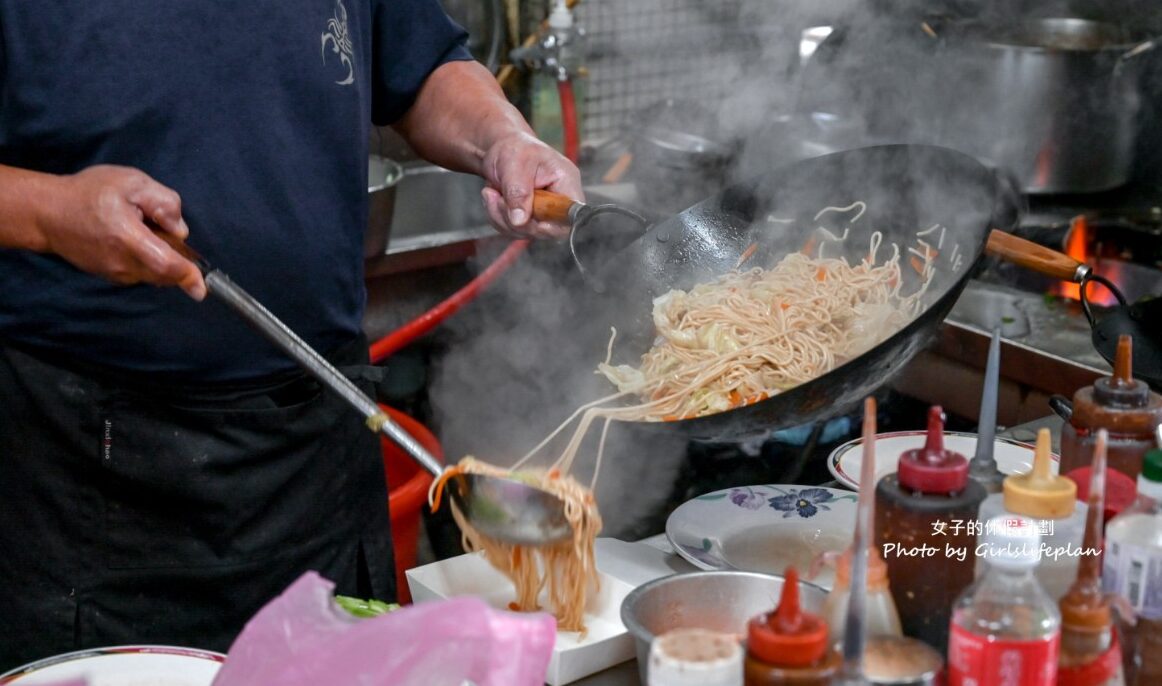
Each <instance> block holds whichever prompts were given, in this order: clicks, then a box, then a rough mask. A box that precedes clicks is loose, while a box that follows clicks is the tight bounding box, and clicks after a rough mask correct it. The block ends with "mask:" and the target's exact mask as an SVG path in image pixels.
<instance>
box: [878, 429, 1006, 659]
mask: <svg viewBox="0 0 1162 686" xmlns="http://www.w3.org/2000/svg"><path fill="white" fill-rule="evenodd" d="M943 419H944V413H943V412H942V411H941V409H940V408H939V407H933V408H932V409H931V410H930V411H929V413H928V434H927V437H926V440H925V445H924V447H923V448H917V449H914V450H908V451H906V452H904V453H903V454H902V455H901V456H900V461H899V467H898V470H897V472H896V473H895V474H888V475H887V476H885V477H883V478H882V479H880V480H879V482H878V483H877V484H876V503H875V539H876V547H877V548H879V550H880V553H881V554H882V555H883V558H884V562H885V563H886V564H887V566H888V576H889V577H891V580H892V583H891V593H892V599H893V600H894V601H895V605H896V610H897V611H898V612H899V616H900V625H901V626H902V628H903V630H904V635H906V636H915V637H916V638H919V639H921V640H923V641H925V642H927V643H928V644H929V645H930V646H932V647H933V648H935V649H936V650H939V651H941V652H942V653H943V651H945V650H946V649H947V648H948V629H949V618H950V616H951V612H952V603H953V601H955V600H956V598H957V596H959V595H960V593H961V591H963V590H964V589H965V588H966V587H967V586H968V585H969V584H970V583H972V577H973V571H974V567H975V564H974V559H973V555H972V552H973V550H974V549H975V547H976V533H975V528H974V527H973V526H972V524H973V522H974V521H975V520H976V518H977V513H978V511H979V510H980V504H981V501H983V500H984V498H985V495H986V492H985V488H984V486H982V485H981V484H980V483H978V482H977V481H975V480H973V479H970V478H968V467H969V465H968V459H967V458H965V457H964V456H963V455H960V454H958V453H955V452H952V451H950V450H946V449H945V448H944V422H943Z"/></svg>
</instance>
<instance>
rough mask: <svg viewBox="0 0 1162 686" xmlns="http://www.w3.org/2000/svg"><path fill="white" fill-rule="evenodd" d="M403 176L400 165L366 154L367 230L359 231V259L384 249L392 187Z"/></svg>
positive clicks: (391, 210)
mask: <svg viewBox="0 0 1162 686" xmlns="http://www.w3.org/2000/svg"><path fill="white" fill-rule="evenodd" d="M402 178H403V167H401V166H399V165H398V164H396V163H395V162H393V161H391V160H389V159H387V158H386V157H380V156H379V155H371V156H369V157H368V158H367V198H368V211H367V231H366V232H365V233H364V234H363V259H365V260H369V259H372V258H376V257H380V256H382V255H384V254H386V253H387V243H388V241H389V240H390V238H391V220H392V215H393V214H394V212H395V187H396V185H397V184H399V181H400V179H402Z"/></svg>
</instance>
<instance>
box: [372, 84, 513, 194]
mask: <svg viewBox="0 0 1162 686" xmlns="http://www.w3.org/2000/svg"><path fill="white" fill-rule="evenodd" d="M395 129H396V131H398V132H399V133H400V134H401V135H402V136H403V137H404V138H406V139H407V141H408V143H409V144H411V146H412V148H414V149H415V151H416V152H417V153H419V154H420V155H421V156H422V157H424V158H425V159H428V160H430V161H432V162H435V163H436V164H438V165H440V166H443V167H447V168H449V169H455V170H457V171H464V172H469V173H473V174H481V175H483V169H482V168H481V162H482V160H483V159H484V155H485V153H486V152H487V151H488V149H489V148H490V147H491V146H492V144H493V143H495V142H496V141H497V140H499V139H501V138H504V137H505V136H511V135H518V134H528V135H532V133H533V132H532V129H531V128H530V127H529V125H528V123H527V122H525V120H524V117H522V116H521V114H520V112H519V111H518V110H517V109H516V108H515V107H513V106H512V105H511V104H510V103H509V102H508V100H507V99H506V98H505V97H504V91H502V90H501V88H500V86H499V85H498V84H497V83H496V79H495V78H493V76H492V74H490V73H489V72H488V70H487V69H485V68H484V67H483V66H481V65H480V64H478V63H476V62H448V63H447V64H443V65H441V66H440V67H439V68H438V69H436V71H434V72H432V74H431V76H429V77H428V79H427V81H425V82H424V86H423V88H422V89H421V90H420V94H419V96H418V97H417V98H416V102H415V104H414V105H412V107H411V109H409V110H408V112H407V114H406V115H404V117H403V119H401V120H400V121H399V122H398V123H397V124H396V125H395Z"/></svg>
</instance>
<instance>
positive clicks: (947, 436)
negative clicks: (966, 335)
mask: <svg viewBox="0 0 1162 686" xmlns="http://www.w3.org/2000/svg"><path fill="white" fill-rule="evenodd" d="M926 438H927V432H925V431H895V432H892V433H882V434H877V435H876V481H877V482H878V481H879V480H880V479H882V478H883V477H884V476H886V475H888V474H894V473H895V472H896V464H897V463H898V462H899V459H900V453H902V452H904V451H905V450H911V449H913V448H923V447H924V441H925V439H926ZM944 447H945V448H946V449H948V450H952V451H954V452H958V453H960V454H961V455H964V456H965V457H967V458H968V459H970V460H971V459H972V456H973V455H974V454H975V453H976V434H969V433H958V432H954V431H945V432H944ZM993 457H994V458H995V459H996V461H997V469H999V470H1001V473H1003V474H1024V473H1026V472H1028V471H1029V470H1031V469H1032V468H1033V446H1032V445H1030V444H1028V443H1021V442H1020V441H1014V440H1012V439H1009V438H998V439H996V447H995V448H993ZM1058 459H1059V458H1058V457H1057V455H1054V456H1053V465H1052V468H1053V473H1054V474H1056V473H1057V461H1058ZM862 464H863V439H862V438H857V439H855V440H853V441H848V442H847V443H844V444H843V445H841V446H839V447H838V448H836V449H835V450H833V451H831V457H829V458H827V468H828V469H830V470H831V474H832V475H834V476H835V478H836V479H837V480H838V481H839V483H841V484H843V485H844V486H847V487H848V488H852V489H855V490H859V470H860V466H861V465H862Z"/></svg>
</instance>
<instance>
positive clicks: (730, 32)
mask: <svg viewBox="0 0 1162 686" xmlns="http://www.w3.org/2000/svg"><path fill="white" fill-rule="evenodd" d="M774 3H775V0H715V1H708V0H582V2H581V3H580V4H578V5H577V8H576V12H577V20H578V23H579V24H580V25H581V26H582V27H584V29H585V31H586V34H587V42H588V51H589V56H588V60H587V65H586V66H587V68H588V77H587V79H586V81H585V83H584V85H583V92H584V99H585V102H584V111H585V118H584V121H583V132H582V135H583V139H584V140H586V141H589V142H595V141H596V142H600V141H602V140H607V139H609V138H612V137H615V136H617V135H618V134H619V133H621V132H623V131H625V130H626V129H627V128H628V127H631V126H632V125H633V124H634V118H635V116H637V115H640V113H641V112H642V110H643V109H645V108H646V107H648V106H649V105H651V104H653V103H656V102H658V101H661V100H664V99H667V98H680V97H692V96H696V97H698V98H699V99H703V100H707V99H709V100H717V99H720V98H722V97H724V96H725V95H726V94H727V93H728V92H729V91H730V90H731V89H732V88H737V84H738V79H739V78H740V76H741V74H742V73H743V71H744V70H745V69H746V68H747V66H748V65H753V64H754V63H755V62H756V61H758V60H762V59H764V58H767V57H769V54H768V53H767V50H768V47H769V45H770V41H768V40H766V39H767V38H769V37H771V36H772V35H773V34H774V33H776V32H778V31H779V30H780V29H779V27H778V25H777V23H775V17H777V13H775V12H772V11H771V8H772V6H773V5H774ZM522 7H523V16H522V21H521V24H522V27H523V29H524V31H525V32H530V31H535V30H536V27H537V25H538V24H539V23H540V21H541V20H542V19H543V18H544V17H545V16H546V13H547V11H548V8H547V7H546V5H545V4H542V3H540V2H526V3H524V4H523V6H522Z"/></svg>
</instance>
